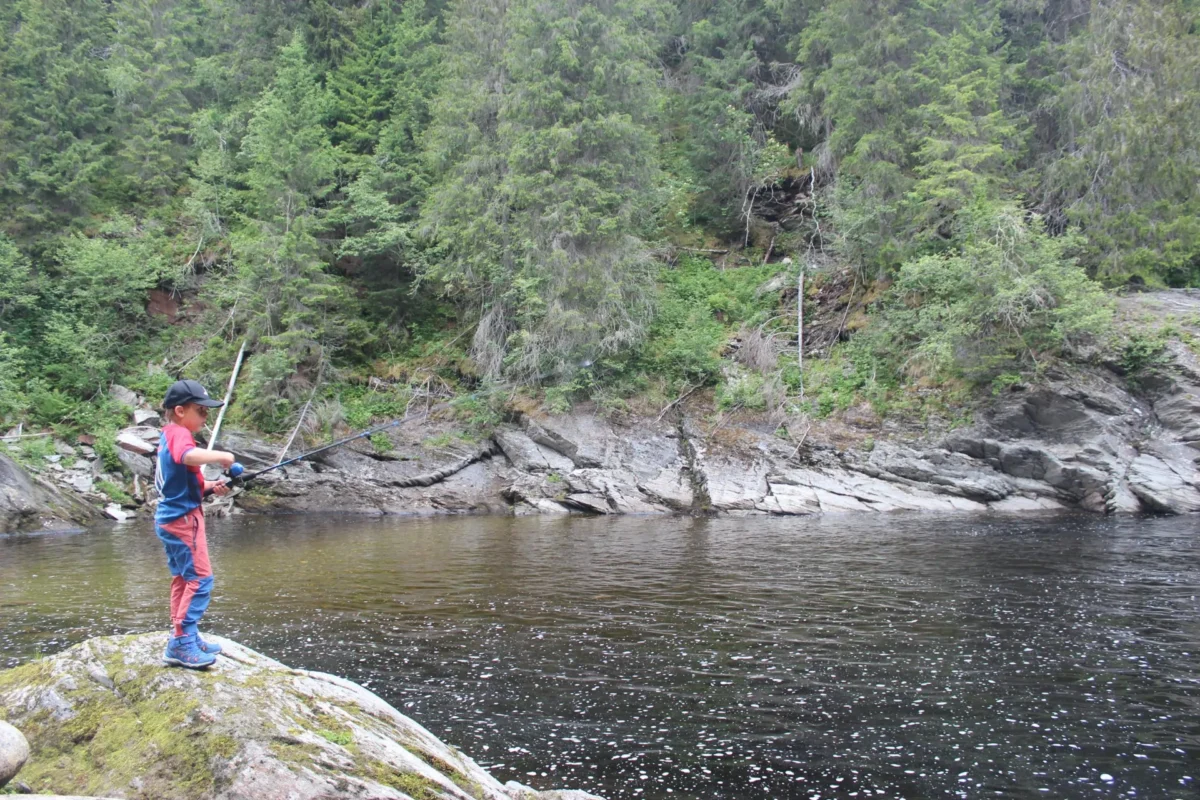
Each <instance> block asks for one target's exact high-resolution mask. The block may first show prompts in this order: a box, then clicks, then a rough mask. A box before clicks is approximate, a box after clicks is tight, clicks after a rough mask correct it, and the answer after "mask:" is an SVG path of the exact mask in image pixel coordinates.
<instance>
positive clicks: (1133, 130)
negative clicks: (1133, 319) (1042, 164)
mask: <svg viewBox="0 0 1200 800" xmlns="http://www.w3.org/2000/svg"><path fill="white" fill-rule="evenodd" d="M1091 5H1092V8H1091V13H1090V14H1089V15H1088V22H1087V26H1086V28H1084V29H1083V30H1081V31H1080V33H1079V35H1078V36H1076V37H1074V38H1072V39H1071V40H1070V41H1069V42H1067V44H1066V45H1065V46H1064V48H1063V53H1062V57H1063V59H1064V61H1065V65H1066V70H1065V71H1064V73H1063V76H1062V85H1061V90H1060V92H1059V93H1058V95H1057V96H1056V97H1055V99H1054V107H1055V111H1056V113H1057V117H1058V124H1059V126H1060V128H1061V130H1062V131H1063V134H1064V135H1063V137H1062V140H1061V141H1060V142H1059V143H1058V147H1057V150H1056V152H1055V158H1054V160H1053V161H1052V162H1051V165H1050V173H1049V179H1048V186H1047V191H1048V192H1049V193H1050V196H1049V204H1050V205H1051V207H1052V208H1053V210H1054V211H1055V212H1057V213H1061V214H1065V215H1066V217H1067V219H1069V220H1070V221H1072V222H1075V223H1077V224H1078V225H1079V227H1080V228H1081V229H1082V230H1083V231H1084V233H1085V234H1086V235H1087V248H1086V259H1087V262H1088V264H1089V265H1091V266H1093V267H1094V268H1095V269H1096V270H1097V271H1098V272H1099V273H1100V274H1101V275H1102V276H1103V277H1104V278H1105V279H1106V280H1108V281H1113V282H1115V281H1120V280H1123V279H1125V278H1126V277H1127V276H1130V275H1137V276H1140V277H1141V278H1143V279H1145V280H1148V281H1151V282H1165V283H1168V284H1170V285H1174V286H1184V285H1186V286H1194V285H1196V284H1197V282H1198V281H1200V192H1198V191H1197V188H1196V187H1197V186H1198V185H1200V156H1198V155H1197V154H1198V153H1200V94H1198V90H1197V81H1196V76H1197V74H1200V7H1198V6H1197V5H1196V4H1195V3H1194V2H1188V0H1132V1H1122V2H1114V0H1098V1H1097V2H1094V3H1092V4H1091Z"/></svg>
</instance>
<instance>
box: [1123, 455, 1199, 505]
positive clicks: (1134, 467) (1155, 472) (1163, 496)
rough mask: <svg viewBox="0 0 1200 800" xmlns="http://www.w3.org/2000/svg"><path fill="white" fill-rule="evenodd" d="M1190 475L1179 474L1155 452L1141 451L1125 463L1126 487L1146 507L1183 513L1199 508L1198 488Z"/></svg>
mask: <svg viewBox="0 0 1200 800" xmlns="http://www.w3.org/2000/svg"><path fill="white" fill-rule="evenodd" d="M1191 479H1192V476H1191V475H1186V476H1185V475H1180V474H1179V473H1178V472H1176V471H1175V470H1174V469H1172V468H1171V466H1170V465H1169V464H1168V463H1167V462H1165V461H1163V460H1162V459H1161V458H1159V457H1158V456H1153V455H1149V454H1142V455H1140V456H1138V457H1137V458H1135V459H1134V460H1133V463H1132V464H1130V465H1129V474H1128V475H1127V480H1128V481H1129V488H1130V490H1131V491H1132V492H1133V494H1134V495H1135V496H1136V497H1137V498H1138V499H1139V500H1141V501H1142V505H1143V506H1145V507H1146V508H1147V509H1149V510H1150V511H1157V512H1159V513H1165V514H1186V513H1190V512H1193V511H1200V492H1198V491H1196V488H1195V487H1194V486H1193V485H1192V483H1191Z"/></svg>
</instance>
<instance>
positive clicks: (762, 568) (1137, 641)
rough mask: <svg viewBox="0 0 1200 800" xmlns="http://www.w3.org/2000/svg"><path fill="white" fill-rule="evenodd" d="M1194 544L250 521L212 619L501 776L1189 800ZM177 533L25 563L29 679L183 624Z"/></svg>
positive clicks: (970, 520) (221, 555)
mask: <svg viewBox="0 0 1200 800" xmlns="http://www.w3.org/2000/svg"><path fill="white" fill-rule="evenodd" d="M1196 529H1197V522H1196V521H1193V520H1191V519H1171V520H1106V519H1096V518H1075V517H1056V518H1046V519H1034V520H1028V519H1024V520H1015V519H1002V518H991V517H985V518H979V517H938V516H888V517H878V518H873V519H866V518H854V517H846V518H841V519H837V518H827V519H823V520H764V519H761V518H747V519H724V520H685V519H678V520H675V519H672V520H662V519H575V520H540V519H533V520H528V519H498V518H490V519H441V520H399V521H397V520H379V521H375V520H358V519H345V518H338V519H322V518H311V517H310V518H295V517H293V518H274V519H271V518H242V519H238V520H234V521H232V522H227V523H216V524H214V525H213V526H212V532H211V547H212V553H213V560H214V564H215V567H216V569H217V595H216V599H215V602H214V605H213V608H212V610H211V611H210V614H209V618H208V620H207V622H208V624H209V627H210V629H211V630H213V631H214V632H218V633H222V634H225V635H229V636H231V637H234V638H237V639H239V640H241V641H243V642H245V643H246V644H248V645H250V646H251V647H255V648H257V649H260V650H263V651H264V652H266V653H268V654H270V655H272V656H274V657H276V658H279V659H280V660H282V661H284V662H287V663H291V664H294V665H296V666H302V667H307V668H313V669H323V670H327V671H330V672H335V673H338V674H342V675H346V676H347V677H350V678H352V679H354V680H357V681H359V682H360V683H363V684H365V685H367V686H368V687H369V688H371V689H373V690H374V691H376V692H378V693H379V694H381V695H382V696H384V697H385V698H387V699H388V700H389V701H391V702H392V703H393V704H395V705H396V706H397V707H399V708H401V709H402V710H404V711H405V712H406V713H408V714H409V715H411V716H413V717H414V718H416V719H417V720H418V721H420V722H422V723H423V724H425V725H426V726H427V727H429V728H430V729H431V730H433V731H434V732H435V733H437V734H439V735H440V736H442V737H443V738H444V739H446V740H447V741H449V742H451V743H452V744H455V745H457V746H459V747H461V748H462V749H463V750H465V751H466V752H467V753H469V754H470V755H472V756H473V757H474V758H475V759H476V760H478V761H480V762H481V763H483V764H484V765H485V766H488V767H489V768H490V769H491V771H492V772H493V774H495V775H496V776H497V777H498V778H500V779H501V780H508V779H516V780H519V781H521V782H523V783H528V784H530V785H533V786H537V787H546V788H548V787H552V786H570V787H577V788H585V789H589V790H592V791H595V792H597V793H599V794H603V795H605V796H607V797H609V798H612V799H613V800H615V799H616V798H669V797H697V798H699V797H703V798H731V799H733V798H739V799H740V798H753V797H763V798H809V799H810V800H811V799H812V798H831V797H864V798H865V797H908V798H924V797H934V796H945V797H980V796H984V795H990V796H1006V797H1032V796H1042V795H1047V794H1048V795H1051V796H1054V797H1094V796H1101V797H1117V796H1121V797H1134V796H1143V797H1145V796H1150V797H1185V796H1195V792H1196V789H1195V777H1194V776H1193V774H1192V773H1193V772H1195V771H1197V770H1196V767H1194V766H1192V764H1193V763H1196V762H1198V761H1200V758H1198V756H1200V722H1198V720H1200V713H1197V712H1198V711H1200V679H1198V678H1197V676H1198V675H1200V614H1198V613H1197V612H1200V601H1198V600H1197V597H1198V595H1200V544H1198V542H1200V539H1197V536H1196V533H1197V530H1196ZM161 560H162V557H161V553H160V551H159V550H158V547H157V542H156V541H155V540H154V537H153V535H152V533H151V532H150V531H149V530H148V529H146V530H141V529H140V528H136V527H124V528H120V529H117V530H116V531H108V532H97V533H92V534H87V535H82V536H73V537H36V538H32V539H29V538H16V537H9V538H0V646H2V647H3V653H4V655H3V659H2V660H0V665H3V666H8V665H11V664H14V663H18V662H20V661H23V660H25V659H27V658H30V657H32V656H34V655H35V654H37V653H38V652H53V651H55V650H57V649H60V648H61V647H64V646H66V645H68V644H70V643H73V642H76V641H80V640H82V639H84V638H87V637H88V636H93V635H99V634H107V633H118V632H125V631H130V630H150V629H153V628H154V627H158V626H161V627H164V628H165V626H166V619H165V589H166V580H165V569H164V568H163V565H162V563H161Z"/></svg>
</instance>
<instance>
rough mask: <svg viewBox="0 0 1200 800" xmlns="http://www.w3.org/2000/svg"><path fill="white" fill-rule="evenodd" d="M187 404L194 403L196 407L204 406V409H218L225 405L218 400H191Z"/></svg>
mask: <svg viewBox="0 0 1200 800" xmlns="http://www.w3.org/2000/svg"><path fill="white" fill-rule="evenodd" d="M189 402H192V403H195V404H196V405H198V406H204V407H205V408H220V407H221V406H223V405H225V404H224V403H222V402H221V401H220V400H213V399H211V398H209V399H208V400H191V401H189Z"/></svg>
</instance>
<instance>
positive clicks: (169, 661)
mask: <svg viewBox="0 0 1200 800" xmlns="http://www.w3.org/2000/svg"><path fill="white" fill-rule="evenodd" d="M162 661H163V663H164V664H166V665H167V666H170V667H183V668H184V669H208V668H209V667H211V666H212V665H213V664H214V663H215V662H209V663H207V664H189V663H187V662H186V661H180V660H179V659H178V658H171V657H169V656H163V660H162Z"/></svg>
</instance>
